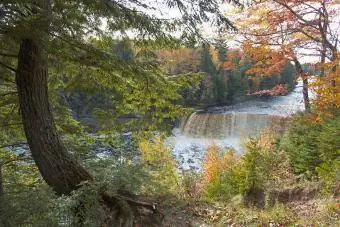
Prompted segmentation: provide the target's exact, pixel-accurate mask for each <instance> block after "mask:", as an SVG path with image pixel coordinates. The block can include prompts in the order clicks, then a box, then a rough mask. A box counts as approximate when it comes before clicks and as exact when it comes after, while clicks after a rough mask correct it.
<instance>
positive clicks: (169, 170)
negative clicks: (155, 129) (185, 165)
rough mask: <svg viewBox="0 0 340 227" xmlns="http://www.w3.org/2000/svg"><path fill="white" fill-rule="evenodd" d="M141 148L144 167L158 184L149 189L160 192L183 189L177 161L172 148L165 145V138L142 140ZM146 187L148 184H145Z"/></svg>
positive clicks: (173, 191)
mask: <svg viewBox="0 0 340 227" xmlns="http://www.w3.org/2000/svg"><path fill="white" fill-rule="evenodd" d="M139 149H140V151H141V154H142V162H143V163H142V164H143V168H144V169H145V171H146V172H149V173H150V175H151V177H152V179H153V182H154V183H155V184H157V185H155V187H152V188H149V189H150V190H152V191H153V192H155V193H160V194H164V193H178V192H179V191H181V188H180V178H179V174H178V170H177V163H176V161H175V159H174V158H173V156H172V153H171V150H170V149H169V148H167V147H166V146H165V144H164V141H163V139H161V138H155V139H154V140H152V141H142V142H141V143H140V145H139ZM150 183H152V182H150ZM150 186H151V184H150ZM145 187H148V186H147V185H145Z"/></svg>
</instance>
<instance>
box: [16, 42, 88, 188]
mask: <svg viewBox="0 0 340 227" xmlns="http://www.w3.org/2000/svg"><path fill="white" fill-rule="evenodd" d="M47 79H48V71H47V66H46V63H45V61H44V59H43V56H42V51H41V49H40V46H39V45H38V43H37V42H36V41H35V40H33V39H23V40H22V41H21V43H20V51H19V56H18V68H17V74H16V83H17V87H18V94H19V103H20V110H21V115H22V122H23V126H24V130H25V134H26V138H27V141H28V145H29V148H30V150H31V153H32V156H33V159H34V161H35V163H36V165H37V166H38V168H39V171H40V173H41V175H42V177H43V178H44V180H45V181H46V182H47V184H48V185H50V186H51V187H52V188H53V189H54V190H55V191H56V192H57V193H59V194H68V193H70V192H71V191H72V190H74V189H76V188H78V186H79V184H80V183H81V182H83V181H86V180H90V179H91V176H90V174H89V173H88V172H87V171H86V170H85V169H84V168H83V167H82V166H81V165H80V164H78V163H77V161H76V160H75V159H74V158H73V157H72V156H71V155H70V154H69V153H68V152H67V150H66V148H65V146H64V144H63V142H62V141H61V138H60V136H59V135H58V133H57V130H56V127H55V124H54V121H53V115H52V111H51V107H50V104H49V101H48V86H47V85H48V84H47Z"/></svg>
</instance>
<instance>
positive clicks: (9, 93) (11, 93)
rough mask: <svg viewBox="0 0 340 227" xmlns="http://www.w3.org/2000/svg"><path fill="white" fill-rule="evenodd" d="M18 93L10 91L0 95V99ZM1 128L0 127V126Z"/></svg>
mask: <svg viewBox="0 0 340 227" xmlns="http://www.w3.org/2000/svg"><path fill="white" fill-rule="evenodd" d="M17 93H18V92H17V91H11V92H8V93H3V94H0V97H1V96H2V97H4V96H7V95H13V94H17ZM0 127H1V126H0Z"/></svg>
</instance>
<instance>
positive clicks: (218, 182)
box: [203, 147, 239, 201]
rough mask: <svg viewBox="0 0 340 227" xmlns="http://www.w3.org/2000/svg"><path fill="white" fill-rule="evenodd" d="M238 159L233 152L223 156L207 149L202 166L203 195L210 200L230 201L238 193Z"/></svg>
mask: <svg viewBox="0 0 340 227" xmlns="http://www.w3.org/2000/svg"><path fill="white" fill-rule="evenodd" d="M238 169H239V157H237V155H236V154H235V153H234V152H233V151H227V152H226V153H225V154H224V155H222V154H221V152H220V151H219V150H218V148H217V147H209V148H208V151H207V154H206V158H205V162H204V164H203V174H204V177H203V182H204V195H205V197H206V198H207V199H210V200H222V201H226V200H230V199H231V198H232V197H233V196H235V195H237V194H238V193H239V183H238V176H237V175H238Z"/></svg>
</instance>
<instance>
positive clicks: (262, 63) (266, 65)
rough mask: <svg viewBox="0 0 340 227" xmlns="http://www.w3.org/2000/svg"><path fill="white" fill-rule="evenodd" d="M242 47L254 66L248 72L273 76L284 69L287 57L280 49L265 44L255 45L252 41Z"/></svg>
mask: <svg viewBox="0 0 340 227" xmlns="http://www.w3.org/2000/svg"><path fill="white" fill-rule="evenodd" d="M242 48H243V50H244V52H245V54H246V56H249V57H250V58H251V60H252V62H253V65H252V67H251V68H250V69H248V70H247V71H246V73H247V74H255V75H257V76H272V75H276V74H279V73H281V72H282V70H283V69H284V66H285V64H286V59H285V56H284V55H283V54H282V53H280V52H279V51H275V50H272V49H270V48H269V47H267V46H265V45H261V46H253V45H252V44H250V43H245V44H244V45H243V46H242Z"/></svg>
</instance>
